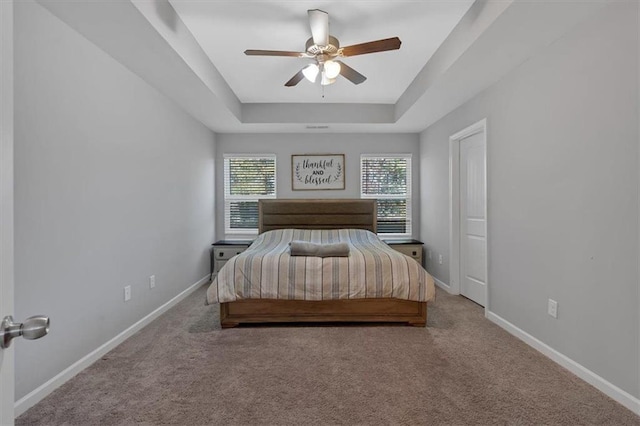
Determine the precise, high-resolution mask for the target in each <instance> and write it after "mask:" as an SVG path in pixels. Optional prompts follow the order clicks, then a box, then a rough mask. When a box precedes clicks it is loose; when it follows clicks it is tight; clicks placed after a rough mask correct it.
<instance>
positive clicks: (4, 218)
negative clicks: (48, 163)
mask: <svg viewBox="0 0 640 426" xmlns="http://www.w3.org/2000/svg"><path fill="white" fill-rule="evenodd" d="M0 58H1V59H0V94H1V96H0V194H1V196H2V199H1V202H0V244H1V245H0V319H2V318H4V317H5V315H11V314H13V286H14V282H13V279H14V270H13V268H14V262H13V256H14V254H13V1H12V0H9V1H0ZM14 383H15V378H14V348H13V346H11V347H9V348H8V349H0V424H1V425H12V424H13V423H14V404H15V403H14V400H15V398H14V395H15V390H14V386H15V385H14Z"/></svg>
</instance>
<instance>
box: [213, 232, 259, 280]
mask: <svg viewBox="0 0 640 426" xmlns="http://www.w3.org/2000/svg"><path fill="white" fill-rule="evenodd" d="M212 245H213V250H211V277H212V278H213V274H217V273H218V271H220V268H222V267H223V266H224V264H225V263H227V261H228V260H229V259H231V258H232V257H233V256H235V255H236V254H240V253H242V252H243V251H245V250H246V249H247V248H248V247H249V246H250V245H251V241H239V240H235V241H230V240H220V241H217V242H215V243H213V244H212Z"/></svg>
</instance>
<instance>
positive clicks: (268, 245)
mask: <svg viewBox="0 0 640 426" xmlns="http://www.w3.org/2000/svg"><path fill="white" fill-rule="evenodd" d="M291 241H308V242H313V243H321V244H325V243H337V242H346V243H347V244H348V245H349V256H346V257H324V258H322V257H311V256H308V257H307V256H291V255H290V252H289V243H290V242H291ZM434 296H435V287H434V282H433V278H432V277H431V275H429V274H428V273H427V271H425V270H424V269H423V268H422V266H421V265H420V264H418V262H416V261H415V260H414V259H412V258H410V257H409V256H406V255H404V254H402V253H399V252H397V251H395V250H393V249H392V248H390V247H389V246H387V245H386V244H385V243H384V242H382V240H380V239H379V238H378V236H377V235H376V234H374V233H372V232H369V231H365V230H361V229H339V230H303V229H280V230H275V231H268V232H265V233H263V234H261V235H260V236H258V238H257V239H256V240H255V241H254V242H253V244H251V246H249V248H248V249H247V250H245V251H244V252H242V253H240V254H239V255H237V256H235V257H233V258H231V259H230V260H229V261H228V262H227V263H226V264H225V265H224V266H223V267H222V269H221V270H220V272H219V273H218V275H217V276H216V278H215V279H214V280H213V283H212V284H211V286H210V287H209V289H208V291H207V301H208V303H216V302H232V301H235V300H238V299H298V300H329V299H362V298H396V299H405V300H414V301H419V302H425V301H428V300H431V299H433V298H434Z"/></svg>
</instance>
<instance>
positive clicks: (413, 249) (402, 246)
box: [383, 238, 424, 265]
mask: <svg viewBox="0 0 640 426" xmlns="http://www.w3.org/2000/svg"><path fill="white" fill-rule="evenodd" d="M383 241H384V242H385V243H387V244H388V245H389V247H391V248H392V249H394V250H395V251H399V252H400V253H402V254H406V255H407V256H409V257H412V258H413V259H415V260H416V261H417V262H418V263H419V264H421V265H422V246H423V245H424V244H423V243H422V241H418V240H413V239H408V238H407V239H403V238H400V239H389V240H383Z"/></svg>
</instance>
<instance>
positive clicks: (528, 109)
mask: <svg viewBox="0 0 640 426" xmlns="http://www.w3.org/2000/svg"><path fill="white" fill-rule="evenodd" d="M637 7H638V6H637V3H636V2H626V3H616V4H613V5H611V6H609V7H607V8H606V9H604V10H603V11H601V12H599V13H598V14H597V15H596V16H593V17H591V18H590V19H588V20H587V22H584V23H582V24H580V25H579V26H578V27H576V28H575V29H574V30H572V31H571V32H570V33H569V34H567V35H566V36H564V37H562V38H561V39H560V40H558V41H557V42H555V43H554V44H552V45H551V46H549V47H547V48H546V49H545V50H544V52H541V53H540V54H538V55H537V56H536V57H534V58H532V59H531V60H529V61H528V62H527V63H525V64H523V65H522V66H520V67H519V68H518V69H517V70H515V71H514V72H512V73H511V74H510V75H508V76H506V77H505V78H503V79H502V80H501V81H500V82H498V83H497V84H496V85H494V86H493V87H491V88H489V89H488V90H486V91H485V92H484V93H482V94H480V95H479V96H477V97H476V98H474V99H473V100H471V101H470V102H468V103H467V104H465V105H463V106H462V107H460V108H458V109H457V110H456V111H454V112H452V113H451V114H449V115H448V116H446V117H445V118H443V119H442V120H440V121H439V122H437V123H435V124H434V125H432V126H431V127H429V128H428V129H427V130H426V131H424V132H423V133H422V134H421V159H420V164H421V168H422V176H421V181H422V182H421V187H422V205H421V218H422V233H421V237H422V239H423V240H424V241H425V242H426V245H427V247H428V249H431V250H433V252H435V253H443V254H445V260H447V262H445V264H444V265H442V266H440V265H437V264H435V262H430V263H429V264H428V265H427V266H428V269H429V270H430V271H431V272H432V273H433V274H434V275H435V276H436V277H437V278H439V279H440V280H442V281H444V282H445V283H448V281H449V270H448V268H449V265H448V258H447V257H448V256H447V255H448V253H449V234H448V194H449V187H448V167H449V163H448V162H449V148H448V138H449V136H450V135H452V134H454V133H456V132H458V131H459V130H462V129H463V128H465V127H467V126H469V125H471V124H473V123H475V122H477V121H479V120H481V119H483V118H485V117H486V118H487V129H488V136H487V162H488V175H487V177H488V186H489V187H488V214H489V222H488V229H489V240H488V244H489V246H488V248H489V256H490V260H489V294H490V309H491V311H492V312H494V313H495V314H497V315H499V316H500V317H502V318H504V319H506V320H507V321H509V322H511V323H512V324H514V325H515V326H517V327H519V328H521V329H522V330H524V331H526V332H527V333H529V334H531V335H533V336H534V337H536V338H538V339H539V340H541V341H543V342H544V343H546V344H547V345H549V346H551V347H552V348H554V349H556V350H557V351H559V352H561V353H563V354H565V355H566V356H568V357H569V358H571V359H573V360H575V361H577V362H578V363H580V364H582V365H583V366H585V367H586V368H588V369H590V370H591V371H593V372H595V373H596V374H598V375H600V376H601V377H603V378H605V379H606V380H608V381H610V382H611V383H613V384H614V385H616V386H618V387H620V388H622V389H623V390H625V391H627V392H629V393H630V394H632V395H634V396H636V397H638V396H640V391H639V383H638V359H639V355H640V354H639V351H638V332H639V330H638V310H639V308H638V217H639V216H638V214H639V211H638V170H639V169H638V166H639V164H638V32H637V31H638V13H637ZM433 259H436V256H435V255H434V256H433ZM548 298H553V299H555V300H557V301H558V303H559V310H558V312H559V314H558V319H553V318H552V317H550V316H548V315H547V313H546V306H547V299H548Z"/></svg>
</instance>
